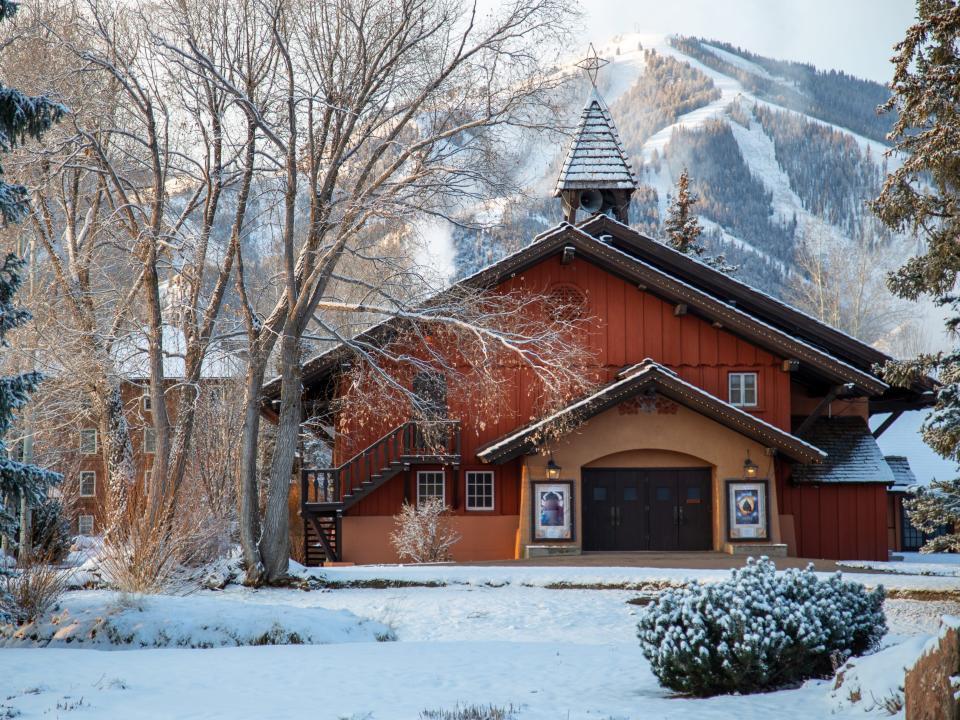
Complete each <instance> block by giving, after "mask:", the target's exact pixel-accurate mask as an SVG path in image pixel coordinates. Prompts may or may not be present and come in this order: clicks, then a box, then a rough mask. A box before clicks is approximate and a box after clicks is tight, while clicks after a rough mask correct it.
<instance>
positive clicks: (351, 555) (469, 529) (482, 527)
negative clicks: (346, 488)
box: [342, 513, 519, 565]
mask: <svg viewBox="0 0 960 720" xmlns="http://www.w3.org/2000/svg"><path fill="white" fill-rule="evenodd" d="M518 522H519V518H517V516H516V515H481V514H480V513H477V514H476V515H455V516H453V517H452V518H451V519H450V525H451V526H452V527H453V529H454V530H456V531H457V532H459V533H460V535H461V538H462V539H461V541H460V542H459V543H457V544H456V545H454V546H453V548H452V550H451V553H452V555H453V559H454V560H458V561H465V560H503V559H505V558H512V557H513V556H514V551H515V546H516V535H517V523H518ZM394 529H395V524H394V520H393V518H392V517H390V516H389V515H356V516H347V517H345V518H343V555H342V557H343V560H344V562H352V563H357V564H358V565H366V564H370V563H395V562H400V558H398V557H397V553H396V551H395V550H394V549H393V546H392V545H391V544H390V534H391V533H392V532H393V531H394ZM458 549H459V550H462V549H466V550H467V551H469V557H466V556H461V553H459V552H458Z"/></svg>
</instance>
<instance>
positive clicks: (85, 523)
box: [77, 515, 93, 535]
mask: <svg viewBox="0 0 960 720" xmlns="http://www.w3.org/2000/svg"><path fill="white" fill-rule="evenodd" d="M77 532H78V533H79V534H80V535H93V515H81V516H79V517H78V518H77Z"/></svg>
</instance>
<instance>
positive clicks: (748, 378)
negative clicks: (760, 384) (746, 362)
mask: <svg viewBox="0 0 960 720" xmlns="http://www.w3.org/2000/svg"><path fill="white" fill-rule="evenodd" d="M727 377H728V379H729V383H730V394H729V397H730V404H731V405H736V406H738V407H756V406H757V374H756V373H755V372H743V373H730V374H729V375H728V376H727Z"/></svg>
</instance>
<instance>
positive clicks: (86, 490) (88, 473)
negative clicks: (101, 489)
mask: <svg viewBox="0 0 960 720" xmlns="http://www.w3.org/2000/svg"><path fill="white" fill-rule="evenodd" d="M96 494H97V473H96V471H94V470H84V471H83V472H81V473H80V497H93V496H94V495H96Z"/></svg>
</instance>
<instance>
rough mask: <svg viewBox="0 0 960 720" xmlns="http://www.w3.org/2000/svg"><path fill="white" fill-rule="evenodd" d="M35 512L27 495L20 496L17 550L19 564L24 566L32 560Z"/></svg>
mask: <svg viewBox="0 0 960 720" xmlns="http://www.w3.org/2000/svg"><path fill="white" fill-rule="evenodd" d="M32 521H33V510H31V509H30V503H29V501H28V500H27V495H26V493H24V494H23V495H21V496H20V546H19V547H18V548H17V562H18V563H19V564H20V565H24V564H25V563H27V562H28V561H29V560H30V556H31V555H32V554H33V544H32V543H31V540H32V539H33V522H32Z"/></svg>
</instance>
